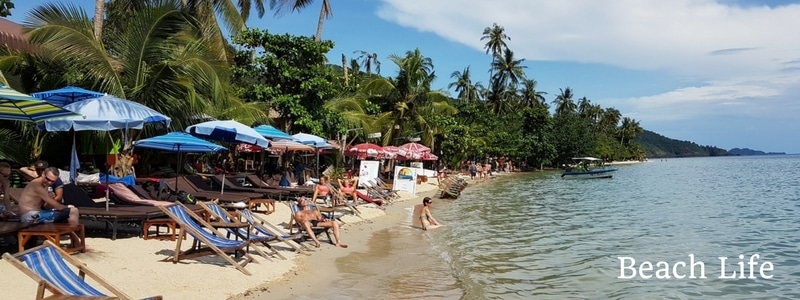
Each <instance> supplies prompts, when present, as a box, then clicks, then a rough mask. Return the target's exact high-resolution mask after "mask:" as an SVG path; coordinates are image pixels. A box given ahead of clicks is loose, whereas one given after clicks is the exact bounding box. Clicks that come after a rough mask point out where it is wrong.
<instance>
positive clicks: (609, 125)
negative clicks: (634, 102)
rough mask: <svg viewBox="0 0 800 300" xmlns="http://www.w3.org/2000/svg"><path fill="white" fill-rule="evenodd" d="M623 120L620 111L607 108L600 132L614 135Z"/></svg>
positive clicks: (602, 116) (601, 117)
mask: <svg viewBox="0 0 800 300" xmlns="http://www.w3.org/2000/svg"><path fill="white" fill-rule="evenodd" d="M621 118H622V113H620V111H619V110H617V109H616V108H613V107H609V108H606V109H605V110H604V111H603V112H602V115H601V116H600V122H599V123H600V131H601V132H605V133H607V134H610V135H613V133H614V130H616V128H617V124H619V121H620V119H621Z"/></svg>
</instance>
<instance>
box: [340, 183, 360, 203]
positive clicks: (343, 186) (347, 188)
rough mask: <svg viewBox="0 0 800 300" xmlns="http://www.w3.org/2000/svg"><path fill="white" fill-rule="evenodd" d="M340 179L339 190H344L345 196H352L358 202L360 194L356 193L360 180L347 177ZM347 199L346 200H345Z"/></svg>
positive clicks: (354, 201)
mask: <svg viewBox="0 0 800 300" xmlns="http://www.w3.org/2000/svg"><path fill="white" fill-rule="evenodd" d="M338 181H339V190H340V191H342V194H344V196H345V198H347V197H350V198H352V199H353V203H358V195H356V185H357V182H358V180H357V179H345V180H344V181H342V180H341V179H339V180H338ZM345 201H346V200H345Z"/></svg>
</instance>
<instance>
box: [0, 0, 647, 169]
mask: <svg viewBox="0 0 800 300" xmlns="http://www.w3.org/2000/svg"><path fill="white" fill-rule="evenodd" d="M97 2H98V4H97V5H96V6H97V9H98V10H99V11H100V12H101V14H100V16H105V18H102V17H101V20H97V18H95V20H92V19H90V18H89V16H88V15H87V13H86V12H84V11H82V10H81V9H79V8H78V7H77V6H75V5H72V4H44V5H41V6H39V7H36V8H35V9H34V10H33V11H32V12H31V13H30V14H29V16H28V18H27V19H26V22H25V23H24V26H25V27H26V28H27V29H26V31H27V32H28V33H29V36H30V42H31V43H32V44H34V45H36V46H37V47H38V48H39V49H41V51H37V52H34V53H21V52H17V51H6V53H4V55H3V56H2V57H0V71H2V72H4V73H5V74H10V75H11V76H14V77H15V78H18V79H20V80H17V82H19V83H23V84H22V85H19V86H18V88H20V89H21V90H22V91H24V92H27V93H31V92H36V91H40V90H45V89H53V88H58V87H61V86H65V85H78V86H82V87H84V88H88V89H93V90H97V91H102V92H107V93H109V94H113V95H116V96H119V97H122V98H127V99H131V100H134V101H137V102H140V103H142V104H145V105H147V106H150V107H152V108H154V109H156V110H159V111H161V112H163V113H165V114H167V115H170V116H171V117H173V124H174V125H173V126H174V127H175V129H180V128H184V127H185V126H187V125H189V124H192V123H196V122H197V121H198V116H205V115H208V116H212V117H216V118H225V119H236V120H238V121H240V122H242V123H246V124H256V123H273V124H275V125H277V126H278V127H279V128H281V129H284V130H286V131H288V132H291V133H296V132H300V131H303V132H309V133H313V134H317V135H320V136H324V137H328V138H336V137H338V136H342V135H346V134H349V135H351V136H352V133H355V134H356V138H355V140H354V141H355V142H363V141H370V140H369V139H368V138H367V136H368V135H369V134H373V133H380V140H372V142H379V143H381V144H383V145H400V144H403V143H406V142H409V141H417V142H419V143H422V144H424V145H426V146H428V147H430V148H431V149H433V151H434V153H435V154H437V155H439V156H440V157H441V158H442V160H443V161H444V162H446V163H448V164H451V165H452V166H456V165H458V164H459V163H460V162H462V161H464V160H485V159H487V158H488V157H496V156H506V157H511V158H512V159H513V160H515V161H517V162H525V163H527V164H528V165H529V166H535V167H537V168H544V167H548V166H556V167H557V166H560V165H561V164H563V163H565V162H567V161H568V160H569V159H570V157H573V156H585V155H592V156H598V157H602V158H604V159H607V160H618V159H638V158H641V157H643V156H644V155H646V152H647V151H646V149H643V148H642V147H641V146H639V145H638V144H637V143H636V140H637V139H636V138H637V137H638V136H639V135H640V134H642V133H643V132H644V130H643V129H642V127H641V126H640V124H639V122H638V121H636V120H634V119H632V118H629V117H625V116H622V114H621V113H620V112H619V111H618V110H616V109H614V108H602V107H601V106H600V105H597V104H594V103H592V101H591V100H590V99H589V98H588V97H585V96H583V97H580V98H578V96H576V94H575V91H574V90H573V89H572V88H569V87H566V88H563V89H560V90H559V91H558V93H555V94H554V96H551V97H552V98H551V99H550V100H548V98H547V96H548V93H547V92H545V91H542V90H540V89H539V88H538V82H537V81H536V80H535V79H534V78H531V77H529V76H528V74H526V70H527V65H526V63H525V59H524V58H521V57H518V56H517V55H516V54H515V52H514V51H513V50H512V49H510V48H509V47H508V44H507V41H509V40H510V37H509V36H508V35H507V34H506V32H505V29H504V28H503V27H502V26H500V25H498V24H496V23H495V24H492V26H489V27H486V28H485V29H484V31H483V32H482V35H481V36H480V37H479V38H480V40H482V41H484V42H485V50H486V54H487V55H489V57H490V61H489V62H488V63H487V65H488V66H489V72H488V73H489V74H488V77H487V78H478V79H476V78H475V77H474V75H475V73H474V72H472V70H473V69H474V68H473V67H470V66H466V67H464V68H463V69H461V70H455V71H452V73H450V77H449V78H450V80H452V82H450V83H449V84H446V85H447V87H448V88H449V89H452V90H454V91H455V94H454V96H453V97H450V96H448V93H447V91H442V90H436V89H434V88H433V84H434V81H435V80H436V79H437V74H436V71H435V68H434V64H433V60H432V59H431V58H430V57H426V56H425V55H424V54H423V53H422V52H421V51H420V50H419V49H414V50H410V51H406V52H405V53H403V54H392V55H389V56H388V57H387V59H388V61H389V62H391V64H393V65H394V66H395V67H396V68H397V72H396V73H395V74H391V75H390V76H382V75H381V74H380V66H381V62H380V60H381V58H380V57H379V56H378V54H376V53H374V52H370V51H365V50H354V51H353V52H352V53H353V55H354V56H355V57H354V58H351V59H350V60H349V61H348V59H347V57H345V56H344V55H342V62H341V65H338V63H337V65H331V64H329V63H328V61H327V59H326V55H327V54H328V52H329V51H330V50H331V49H332V48H333V45H334V44H333V42H332V41H325V40H322V39H321V32H322V24H323V22H324V20H325V19H326V18H329V17H330V16H331V3H330V1H329V0H322V1H311V0H303V1H301V0H271V1H269V3H268V4H269V8H270V9H271V10H273V11H274V12H275V14H276V15H277V16H280V15H282V14H284V13H286V12H290V11H301V10H303V9H304V8H307V7H309V6H310V5H311V4H314V3H316V4H318V5H320V6H321V10H320V18H319V20H318V28H317V34H316V36H315V37H314V38H313V39H312V38H309V37H302V36H294V35H288V34H283V35H276V34H272V33H270V32H269V31H268V30H266V29H257V28H252V29H248V28H245V26H244V22H245V21H246V20H247V18H248V17H249V15H250V14H251V13H250V11H251V10H255V11H256V12H257V13H258V16H259V17H261V16H262V15H263V14H264V10H265V4H264V1H261V0H254V1H230V0H228V1H225V0H223V1H182V0H146V1H145V0H141V1H109V2H107V3H106V2H104V1H100V0H98V1H97ZM100 2H102V3H100ZM96 15H97V10H96V11H95V16H96ZM101 32H102V34H101ZM225 32H228V33H232V34H233V36H232V38H231V40H230V41H228V40H226V39H225V38H224V37H223V36H224V33H225ZM348 63H349V65H348ZM473 66H474V65H473ZM446 74H447V73H446ZM484 82H485V84H484ZM576 98H577V100H576ZM550 104H552V108H553V111H552V114H551V110H550V109H551V106H550ZM270 114H272V116H271V118H270V116H269V115H270ZM4 124H5V123H4ZM9 124H10V125H11V126H9V128H12V129H11V130H9V131H3V132H0V136H5V137H12V138H16V137H17V136H21V137H22V138H23V139H25V138H26V136H25V135H30V134H31V133H30V131H29V130H25V128H26V127H25V126H24V125H20V124H17V123H13V124H11V123H9ZM351 132H352V133H351ZM145 134H147V133H145ZM36 145H39V144H36ZM36 145H29V147H34V146H36ZM12 150H14V149H6V148H2V147H0V155H3V156H5V157H8V158H11V157H16V158H14V159H16V160H18V159H22V158H20V157H19V156H20V154H19V153H15V152H14V151H12ZM37 151H38V150H37Z"/></svg>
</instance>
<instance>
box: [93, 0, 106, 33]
mask: <svg viewBox="0 0 800 300" xmlns="http://www.w3.org/2000/svg"><path fill="white" fill-rule="evenodd" d="M105 6H106V0H94V38H95V39H97V40H100V37H101V36H102V33H103V13H104V12H105Z"/></svg>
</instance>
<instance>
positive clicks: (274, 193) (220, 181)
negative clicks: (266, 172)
mask: <svg viewBox="0 0 800 300" xmlns="http://www.w3.org/2000/svg"><path fill="white" fill-rule="evenodd" d="M211 180H213V181H214V182H215V183H217V185H220V186H221V185H225V190H226V191H236V192H246V193H259V194H262V197H261V198H267V199H278V200H283V196H286V195H289V192H287V191H285V190H281V189H276V188H271V187H261V188H259V187H254V186H249V187H247V186H243V185H241V184H239V183H238V182H236V181H235V180H231V177H223V176H222V175H214V176H213V177H211Z"/></svg>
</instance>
